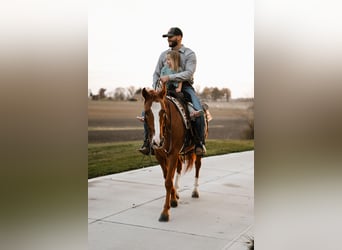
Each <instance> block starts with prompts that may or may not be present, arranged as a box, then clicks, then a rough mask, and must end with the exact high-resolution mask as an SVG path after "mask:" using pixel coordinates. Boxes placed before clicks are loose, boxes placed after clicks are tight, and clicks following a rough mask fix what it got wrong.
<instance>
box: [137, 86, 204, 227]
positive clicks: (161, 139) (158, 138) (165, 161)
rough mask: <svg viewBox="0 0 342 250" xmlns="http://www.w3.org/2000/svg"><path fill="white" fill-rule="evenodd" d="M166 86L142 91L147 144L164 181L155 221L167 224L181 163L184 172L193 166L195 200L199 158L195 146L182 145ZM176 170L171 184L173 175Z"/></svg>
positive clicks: (182, 131) (180, 121)
mask: <svg viewBox="0 0 342 250" xmlns="http://www.w3.org/2000/svg"><path fill="white" fill-rule="evenodd" d="M166 93H167V91H166V84H164V85H163V87H162V89H161V90H154V89H149V90H147V89H146V88H143V90H142V96H143V97H144V110H145V121H146V124H147V127H148V132H149V133H148V134H149V141H150V142H151V145H152V146H151V147H152V150H153V152H154V154H155V157H156V159H157V161H158V163H159V164H160V166H161V168H162V171H163V176H164V181H165V183H164V184H165V189H166V196H165V203H164V208H163V210H162V212H161V215H160V217H159V221H161V222H166V221H169V218H170V213H169V210H170V208H171V207H177V206H178V199H179V195H178V191H177V189H178V187H179V185H178V182H179V178H180V175H181V170H182V166H183V164H182V163H183V161H184V162H187V164H186V171H189V170H191V169H192V167H193V164H194V163H195V166H196V172H195V183H194V189H193V192H192V197H193V198H199V192H198V178H199V171H200V168H201V159H202V156H200V155H196V154H195V150H194V149H195V145H194V144H193V143H192V144H191V145H189V146H185V137H186V133H187V128H186V125H185V123H184V120H183V118H182V115H181V113H180V112H179V110H178V109H177V107H176V105H175V103H174V102H172V101H171V100H170V99H169V98H167V96H166ZM205 121H206V122H205V125H206V129H205V137H207V135H208V120H207V119H205ZM176 169H177V176H176V180H175V184H173V179H174V175H175V172H176Z"/></svg>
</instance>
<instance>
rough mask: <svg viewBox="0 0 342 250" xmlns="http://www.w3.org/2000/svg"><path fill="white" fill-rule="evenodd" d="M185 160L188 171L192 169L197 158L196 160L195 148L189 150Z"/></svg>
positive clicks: (186, 170)
mask: <svg viewBox="0 0 342 250" xmlns="http://www.w3.org/2000/svg"><path fill="white" fill-rule="evenodd" d="M184 157H185V161H186V167H185V172H188V171H190V170H191V169H192V167H193V166H194V163H195V160H196V154H195V153H194V151H193V150H191V151H189V152H187V153H186V154H185V155H184Z"/></svg>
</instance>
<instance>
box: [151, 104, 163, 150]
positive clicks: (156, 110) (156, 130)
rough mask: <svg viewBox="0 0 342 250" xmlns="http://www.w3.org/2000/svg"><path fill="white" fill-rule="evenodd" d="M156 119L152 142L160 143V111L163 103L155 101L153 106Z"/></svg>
mask: <svg viewBox="0 0 342 250" xmlns="http://www.w3.org/2000/svg"><path fill="white" fill-rule="evenodd" d="M151 110H152V113H153V117H154V118H153V119H154V121H153V122H154V135H153V137H152V144H153V143H155V144H157V145H159V144H160V124H159V112H160V110H161V104H160V103H159V102H153V103H152V106H151Z"/></svg>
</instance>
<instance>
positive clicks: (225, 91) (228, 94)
mask: <svg viewBox="0 0 342 250" xmlns="http://www.w3.org/2000/svg"><path fill="white" fill-rule="evenodd" d="M221 91H222V94H223V96H224V97H226V101H227V102H229V100H230V98H231V96H232V93H231V91H230V89H228V88H223V89H222V90H221Z"/></svg>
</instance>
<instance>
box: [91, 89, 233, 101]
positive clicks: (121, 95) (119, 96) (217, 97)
mask: <svg viewBox="0 0 342 250" xmlns="http://www.w3.org/2000/svg"><path fill="white" fill-rule="evenodd" d="M195 91H196V93H197V95H198V96H199V97H200V98H201V99H202V100H204V101H226V102H228V101H229V100H230V98H231V91H230V89H229V88H221V89H219V88H217V87H205V88H204V89H203V90H202V91H199V90H198V89H195ZM141 92H142V88H138V89H136V88H135V87H134V86H130V87H128V88H123V87H117V88H115V89H114V90H113V91H109V92H106V89H105V88H100V89H99V90H98V92H97V94H94V93H93V92H92V91H91V90H89V91H88V95H89V98H91V99H92V100H114V101H138V100H141V99H142V95H141Z"/></svg>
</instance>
